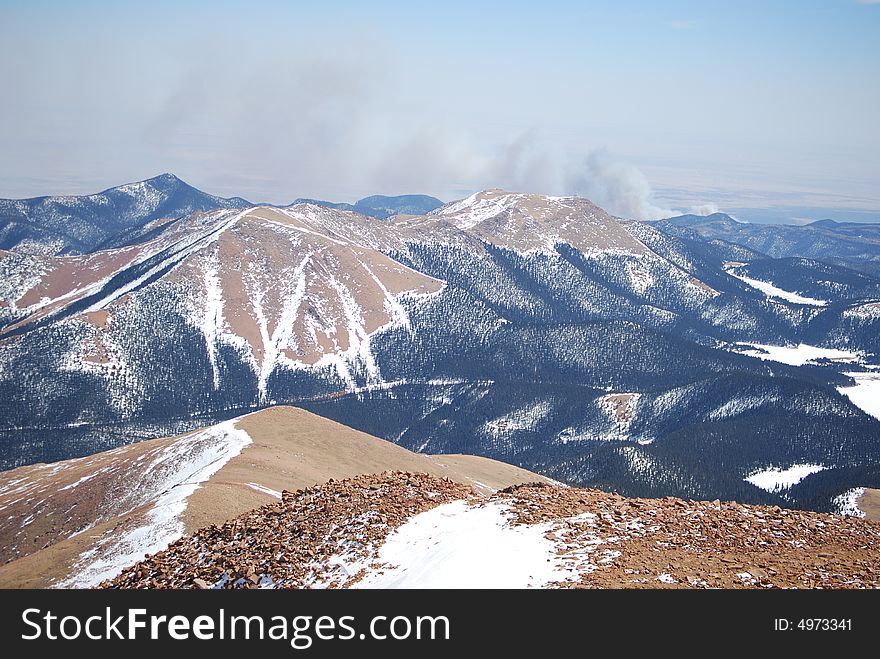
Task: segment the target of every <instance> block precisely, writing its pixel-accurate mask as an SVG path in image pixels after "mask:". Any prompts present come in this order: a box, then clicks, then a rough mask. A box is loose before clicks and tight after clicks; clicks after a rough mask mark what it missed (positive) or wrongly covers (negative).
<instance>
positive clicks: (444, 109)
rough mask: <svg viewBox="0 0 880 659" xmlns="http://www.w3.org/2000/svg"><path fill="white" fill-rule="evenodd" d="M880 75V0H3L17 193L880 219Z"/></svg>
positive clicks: (10, 149) (2, 115)
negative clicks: (175, 192) (565, 204)
mask: <svg viewBox="0 0 880 659" xmlns="http://www.w3.org/2000/svg"><path fill="white" fill-rule="evenodd" d="M878 65H880V0H874V1H867V0H865V1H862V2H859V1H858V0H791V1H784V0H773V1H767V0H762V1H751V0H738V1H730V2H727V1H718V2H712V1H710V0H704V1H697V0H692V1H675V0H666V1H664V2H656V1H653V0H652V1H647V0H646V1H630V2H627V1H626V0H617V1H611V0H608V1H597V2H586V1H579V2H554V1H552V0H544V1H543V2H516V1H510V0H508V1H507V2H503V3H501V2H498V3H492V2H483V3H480V2H457V1H455V0H452V1H446V2H430V3H429V2H418V1H415V0H410V1H408V2H332V1H322V2H308V3H306V2H293V1H288V2H269V1H258V0H251V1H250V2H223V1H218V0H212V1H210V2H209V1H196V0H192V1H189V2H187V1H186V0H183V1H181V0H177V1H175V2H164V1H161V0H153V1H151V2H100V1H85V0H80V1H77V2H70V1H66V2H50V1H40V0H28V1H27V2H8V1H2V0H0V85H2V90H3V93H2V96H3V99H2V101H0V153H2V158H0V197H23V196H34V195H38V194H47V193H56V194H57V193H84V192H94V191H97V190H100V189H103V188H106V187H109V186H111V185H116V184H119V183H123V182H126V181H131V180H139V179H143V178H147V177H150V176H153V175H155V174H158V173H160V172H164V171H171V172H174V173H176V174H178V175H179V176H180V177H181V178H183V179H184V180H186V181H188V182H190V183H192V184H193V185H196V186H197V187H200V188H202V189H204V190H206V191H209V192H212V193H215V194H222V195H241V196H244V197H247V198H249V199H251V200H254V201H270V202H285V201H290V200H292V199H293V198H295V197H301V196H309V197H320V198H328V199H334V200H342V201H348V200H353V199H355V198H358V197H360V196H364V195H366V194H374V193H384V194H400V193H407V192H424V193H428V194H433V195H436V196H438V197H440V198H442V199H444V200H449V199H452V198H456V197H461V196H463V195H465V194H467V193H469V192H471V191H473V190H476V189H481V188H488V187H504V188H508V189H518V190H524V191H534V192H544V193H551V194H571V193H579V194H584V195H586V196H590V197H592V198H593V199H594V200H595V201H597V202H599V203H602V204H603V205H606V206H607V207H609V209H610V210H612V211H613V212H616V213H618V214H622V215H628V216H635V217H648V216H652V215H658V214H663V213H665V212H666V211H668V210H670V209H680V208H681V209H687V208H690V207H702V208H703V209H704V210H706V209H710V208H712V207H713V206H719V207H721V208H722V209H725V210H730V209H734V210H735V209H766V213H767V215H768V216H772V215H773V214H774V213H776V214H778V215H779V216H780V217H781V218H785V217H787V218H789V219H795V220H797V219H798V218H800V217H803V218H808V217H810V216H811V213H814V214H815V213H817V212H819V211H818V210H817V209H821V210H822V214H823V216H824V215H827V214H828V213H825V212H824V210H825V209H841V211H846V210H849V211H850V213H849V215H850V216H853V215H857V214H858V212H859V211H864V210H876V209H880V122H878V118H880V70H878ZM742 212H743V213H744V214H746V215H747V214H748V212H749V211H747V210H743V211H742ZM752 212H753V211H752ZM841 214H842V215H845V214H846V213H841ZM869 215H870V217H871V218H872V219H874V220H875V221H880V214H878V213H873V214H866V215H865V219H867V218H868V216H869Z"/></svg>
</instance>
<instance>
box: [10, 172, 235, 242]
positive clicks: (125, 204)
mask: <svg viewBox="0 0 880 659" xmlns="http://www.w3.org/2000/svg"><path fill="white" fill-rule="evenodd" d="M250 205H251V204H250V202H248V201H246V200H244V199H240V198H238V197H234V198H231V199H224V198H222V197H215V196H213V195H209V194H207V193H204V192H202V191H200V190H197V189H196V188H194V187H192V186H190V185H188V184H186V183H184V182H183V181H181V180H180V179H179V178H177V177H176V176H174V175H173V174H161V175H159V176H156V177H153V178H150V179H147V180H145V181H138V182H137V183H128V184H126V185H120V186H118V187H115V188H110V189H108V190H104V191H103V192H99V193H97V194H92V195H84V196H79V197H75V196H66V197H35V198H32V199H0V249H4V250H15V251H18V252H23V253H32V254H44V255H53V254H54V255H57V254H83V253H87V252H91V251H92V250H94V249H96V248H98V247H102V246H113V242H112V241H113V239H114V238H117V237H118V236H119V235H120V234H124V235H125V236H126V238H127V239H128V240H130V239H131V238H132V237H133V236H135V235H138V234H140V233H141V232H145V231H149V230H151V229H153V228H154V227H156V226H159V225H161V224H162V223H163V221H165V220H170V219H174V218H178V217H182V216H184V215H189V214H190V213H193V212H196V211H209V210H213V209H217V208H246V207H248V206H250Z"/></svg>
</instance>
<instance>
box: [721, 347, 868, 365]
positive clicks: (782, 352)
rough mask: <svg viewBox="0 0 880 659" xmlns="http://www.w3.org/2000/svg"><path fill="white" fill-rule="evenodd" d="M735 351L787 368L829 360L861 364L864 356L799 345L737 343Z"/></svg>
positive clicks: (859, 353)
mask: <svg viewBox="0 0 880 659" xmlns="http://www.w3.org/2000/svg"><path fill="white" fill-rule="evenodd" d="M736 345H737V346H742V348H740V349H737V352H741V353H743V354H745V355H749V356H751V357H757V358H758V359H763V360H765V361H774V362H779V363H781V364H788V365H789V366H803V365H804V364H809V363H810V362H815V361H816V360H819V359H830V360H833V361H837V362H861V361H862V360H863V359H864V357H865V354H864V353H862V352H852V351H850V350H838V349H836V348H820V347H818V346H811V345H807V344H806V343H801V344H798V345H796V346H772V345H766V344H762V343H744V342H738V343H737V344H736Z"/></svg>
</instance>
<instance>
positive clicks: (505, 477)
mask: <svg viewBox="0 0 880 659" xmlns="http://www.w3.org/2000/svg"><path fill="white" fill-rule="evenodd" d="M387 469H398V470H407V471H415V472H425V473H430V474H434V475H435V476H437V477H439V478H448V479H451V480H452V481H455V482H457V483H462V484H463V485H462V486H460V489H461V491H463V492H468V491H471V488H474V489H475V490H476V491H479V492H483V493H490V492H492V491H494V490H495V489H498V488H501V487H506V486H508V485H511V484H515V483H522V482H528V481H535V480H541V481H545V480H546V479H543V478H542V477H540V476H537V475H535V474H532V473H529V472H527V471H524V470H522V469H518V468H517V467H513V466H511V465H506V464H503V463H499V462H495V461H493V460H487V459H485V458H477V457H472V456H430V455H416V454H413V453H411V452H409V451H407V450H406V449H403V448H401V447H398V446H396V445H394V444H391V443H389V442H385V441H383V440H380V439H377V438H375V437H371V436H369V435H366V434H364V433H360V432H357V431H355V430H352V429H350V428H347V427H345V426H341V425H339V424H337V423H334V422H333V421H329V420H327V419H323V418H321V417H318V416H315V415H314V414H310V413H309V412H306V411H304V410H300V409H295V408H290V407H274V408H268V409H266V410H263V411H260V412H257V413H255V414H251V415H248V416H245V417H240V418H237V419H233V420H230V421H228V422H225V423H222V424H219V425H217V426H213V427H210V428H204V429H202V430H199V431H196V432H193V433H189V434H186V435H182V436H179V437H170V438H163V439H155V440H150V441H145V442H140V443H137V444H132V445H129V446H125V447H123V448H119V449H115V450H113V451H107V452H104V453H98V454H95V455H93V456H91V457H89V458H81V459H77V460H70V461H66V462H60V463H56V464H54V465H35V466H31V467H23V468H19V469H15V470H12V471H8V472H4V473H3V474H2V479H0V506H2V507H3V509H4V511H5V512H4V515H3V520H2V521H0V556H2V560H3V563H5V565H3V566H2V567H0V586H2V587H21V586H28V587H35V586H40V587H45V586H47V585H49V584H55V585H66V586H71V585H93V584H95V583H97V582H98V581H100V580H101V579H104V578H109V577H112V576H114V575H115V574H116V572H118V571H119V570H121V569H122V568H124V567H126V566H127V565H128V564H129V563H132V562H134V561H135V560H138V559H139V558H141V557H142V556H143V554H144V553H152V552H155V551H159V550H161V549H164V548H165V547H166V546H167V545H168V543H170V542H172V541H173V540H175V539H177V538H178V537H181V536H182V535H184V534H188V533H191V532H192V531H194V530H196V529H198V528H201V527H204V526H208V525H211V524H222V523H223V522H225V521H226V520H227V519H231V518H233V517H236V516H238V515H241V514H243V513H245V512H246V511H248V510H250V509H252V508H254V507H255V506H259V505H262V504H265V503H267V502H271V501H274V500H276V499H277V498H278V497H280V496H281V495H280V492H281V491H282V490H284V489H290V490H293V489H297V488H305V487H310V486H312V485H314V484H316V483H323V482H325V481H327V480H328V479H341V478H348V477H352V476H355V475H358V474H365V473H366V474H369V473H378V472H381V471H385V470H387Z"/></svg>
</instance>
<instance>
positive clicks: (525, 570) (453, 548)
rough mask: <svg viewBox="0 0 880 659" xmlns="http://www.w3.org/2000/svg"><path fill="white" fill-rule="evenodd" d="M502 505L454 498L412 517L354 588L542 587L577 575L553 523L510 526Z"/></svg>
mask: <svg viewBox="0 0 880 659" xmlns="http://www.w3.org/2000/svg"><path fill="white" fill-rule="evenodd" d="M506 512H507V509H506V507H505V506H503V505H500V504H497V503H488V504H485V505H483V506H474V505H472V504H470V503H468V502H466V501H453V502H452V503H447V504H443V505H440V506H437V507H436V508H432V509H431V510H428V511H426V512H423V513H420V514H418V515H416V516H414V517H412V518H411V519H410V520H409V521H408V522H406V524H404V525H403V526H401V527H399V528H398V529H397V530H396V531H395V532H394V533H392V534H391V535H390V536H389V537H388V538H387V539H386V540H385V543H384V544H383V545H382V547H381V548H380V549H379V557H378V561H379V562H381V563H385V564H387V567H385V568H380V569H376V568H370V569H369V570H368V572H367V575H366V576H365V577H364V578H363V579H362V580H361V581H359V582H358V583H357V584H355V586H354V587H355V588H541V587H543V586H546V585H547V584H550V583H554V582H557V581H566V580H569V579H573V578H576V577H577V572H575V571H572V570H568V569H565V568H563V567H562V561H561V560H560V558H559V557H558V556H557V554H556V544H555V543H554V542H552V541H550V540H548V539H547V538H545V537H544V534H545V533H547V532H548V531H549V530H550V529H551V528H553V526H552V525H551V524H534V525H528V526H523V525H519V526H516V525H512V524H510V523H509V522H508V520H507V516H506Z"/></svg>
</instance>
